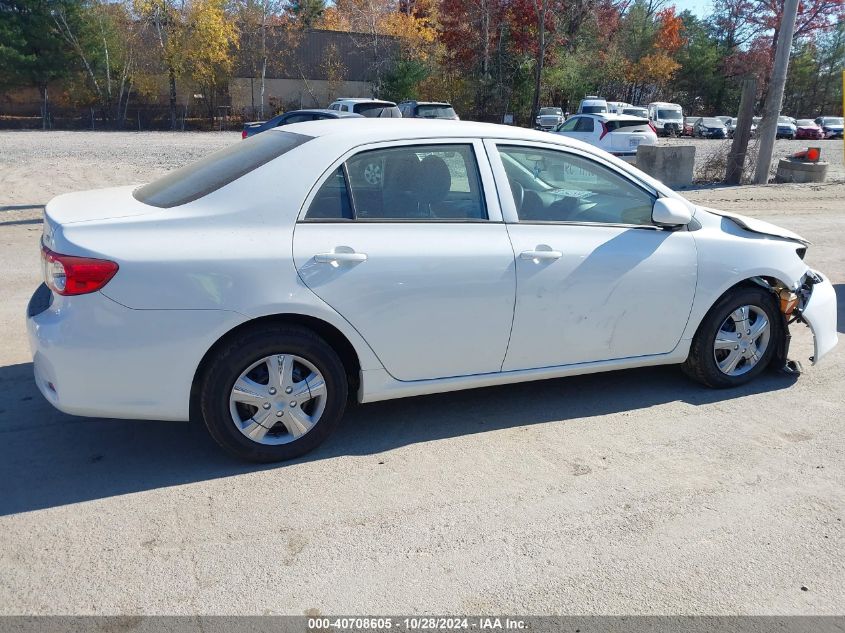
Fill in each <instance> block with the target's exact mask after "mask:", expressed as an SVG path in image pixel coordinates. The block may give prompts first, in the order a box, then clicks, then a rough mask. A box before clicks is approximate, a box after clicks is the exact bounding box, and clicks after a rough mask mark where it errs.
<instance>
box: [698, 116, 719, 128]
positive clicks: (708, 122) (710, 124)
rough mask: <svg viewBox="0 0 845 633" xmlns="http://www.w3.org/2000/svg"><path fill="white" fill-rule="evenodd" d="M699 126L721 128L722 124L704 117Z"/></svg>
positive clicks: (717, 120)
mask: <svg viewBox="0 0 845 633" xmlns="http://www.w3.org/2000/svg"><path fill="white" fill-rule="evenodd" d="M701 125H706V126H708V127H722V125H723V124H722V122H721V121H720V120H719V119H714V118H711V117H705V118H703V119H701Z"/></svg>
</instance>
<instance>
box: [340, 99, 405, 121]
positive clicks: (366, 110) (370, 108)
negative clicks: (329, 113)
mask: <svg viewBox="0 0 845 633" xmlns="http://www.w3.org/2000/svg"><path fill="white" fill-rule="evenodd" d="M329 110H337V111H339V112H354V113H355V114H360V115H361V116H365V117H367V118H371V119H399V118H401V117H402V113H401V112H400V111H399V108H397V107H396V104H395V103H393V102H392V101H382V100H379V99H366V98H360V97H355V98H349V97H344V98H341V99H335V100H334V102H332V104H331V105H330V106H329Z"/></svg>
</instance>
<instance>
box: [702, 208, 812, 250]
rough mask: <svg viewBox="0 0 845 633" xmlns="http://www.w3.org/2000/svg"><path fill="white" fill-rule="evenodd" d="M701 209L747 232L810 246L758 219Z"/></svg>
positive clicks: (796, 236) (728, 212)
mask: <svg viewBox="0 0 845 633" xmlns="http://www.w3.org/2000/svg"><path fill="white" fill-rule="evenodd" d="M699 208H701V209H702V210H704V211H706V212H707V213H712V214H713V215H718V216H721V217H723V218H728V219H729V220H731V221H733V222H734V223H735V224H737V225H738V226H740V227H741V228H743V229H745V230H746V231H751V232H752V233H760V234H762V235H772V236H774V237H780V238H783V239H785V240H793V241H795V242H800V243H801V244H803V245H804V246H809V245H810V241H809V240H806V239H804V238H803V237H801V236H800V235H798V234H797V233H793V232H792V231H789V230H787V229H784V228H781V227H779V226H777V225H775V224H771V223H769V222H764V221H763V220H758V219H757V218H750V217H748V216H747V215H740V214H738V213H731V212H730V211H721V210H719V209H711V208H709V207H699Z"/></svg>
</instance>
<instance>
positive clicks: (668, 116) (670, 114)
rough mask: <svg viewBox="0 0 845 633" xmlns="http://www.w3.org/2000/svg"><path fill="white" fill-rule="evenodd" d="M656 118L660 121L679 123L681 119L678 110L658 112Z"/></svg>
mask: <svg viewBox="0 0 845 633" xmlns="http://www.w3.org/2000/svg"><path fill="white" fill-rule="evenodd" d="M657 118H658V119H660V120H662V121H680V120H681V119H682V118H683V117H682V116H681V111H680V110H658V111H657Z"/></svg>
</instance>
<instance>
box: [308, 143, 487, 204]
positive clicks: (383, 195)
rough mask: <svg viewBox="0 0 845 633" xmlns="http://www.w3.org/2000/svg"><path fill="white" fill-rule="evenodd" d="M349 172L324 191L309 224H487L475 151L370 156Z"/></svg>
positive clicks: (391, 151)
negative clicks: (328, 221)
mask: <svg viewBox="0 0 845 633" xmlns="http://www.w3.org/2000/svg"><path fill="white" fill-rule="evenodd" d="M344 167H345V169H341V170H338V172H336V173H335V174H334V175H333V176H332V177H330V178H329V179H328V180H327V181H326V182H325V183H324V184H323V185H322V186H321V187H320V190H319V191H318V192H317V195H316V196H315V197H314V201H313V202H312V203H311V206H310V207H309V208H308V212H307V213H306V216H305V219H306V220H312V219H327V218H331V219H348V218H352V217H354V218H355V219H356V220H433V221H437V220H485V219H487V209H486V206H485V204H484V199H483V194H482V188H481V178H480V175H479V172H478V164H477V163H476V160H475V153H474V151H473V147H472V145H413V146H404V147H389V148H384V149H376V150H369V151H364V152H361V153H360V154H356V155H355V156H353V157H352V158H350V159H349V160H347V161H346V163H345V165H344ZM346 191H349V193H350V194H351V200H350V199H349V198H348V197H347V198H344V196H345V195H346V193H345V192H346Z"/></svg>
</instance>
